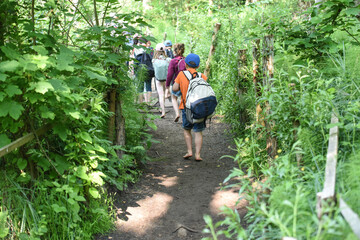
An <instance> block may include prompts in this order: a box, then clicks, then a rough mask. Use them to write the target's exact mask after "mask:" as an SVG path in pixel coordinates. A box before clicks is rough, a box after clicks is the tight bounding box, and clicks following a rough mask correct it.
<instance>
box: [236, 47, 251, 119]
mask: <svg viewBox="0 0 360 240" xmlns="http://www.w3.org/2000/svg"><path fill="white" fill-rule="evenodd" d="M246 52H247V49H240V50H238V56H237V58H238V59H237V60H238V61H237V64H238V75H239V78H240V81H239V84H238V86H237V92H238V95H239V101H240V103H242V102H243V100H244V94H245V93H246V91H247V89H246V85H245V84H246V81H247V78H246V72H247V59H246ZM248 120H249V117H248V114H247V112H246V109H245V108H242V107H241V108H240V122H241V123H246V122H248Z"/></svg>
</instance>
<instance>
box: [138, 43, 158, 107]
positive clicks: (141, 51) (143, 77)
mask: <svg viewBox="0 0 360 240" xmlns="http://www.w3.org/2000/svg"><path fill="white" fill-rule="evenodd" d="M147 42H148V41H147V40H146V39H145V38H143V37H141V38H139V41H138V46H142V47H139V48H135V49H134V57H135V59H136V60H137V61H138V62H137V63H135V64H136V68H135V69H136V71H135V75H136V78H137V79H138V81H139V86H138V92H139V93H140V95H139V97H140V98H139V102H140V103H142V102H143V96H144V98H145V100H144V101H145V102H146V103H148V104H149V103H150V102H151V91H152V90H151V80H152V78H153V77H154V68H153V66H152V57H151V56H150V54H149V53H148V52H147V51H149V50H148V49H147V48H146V43H147ZM146 50H147V51H146ZM144 87H145V91H144Z"/></svg>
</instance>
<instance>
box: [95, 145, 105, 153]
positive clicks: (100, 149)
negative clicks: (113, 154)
mask: <svg viewBox="0 0 360 240" xmlns="http://www.w3.org/2000/svg"><path fill="white" fill-rule="evenodd" d="M94 150H95V151H98V152H101V153H107V152H106V151H105V149H104V148H102V147H101V146H100V145H98V144H96V145H95V146H94Z"/></svg>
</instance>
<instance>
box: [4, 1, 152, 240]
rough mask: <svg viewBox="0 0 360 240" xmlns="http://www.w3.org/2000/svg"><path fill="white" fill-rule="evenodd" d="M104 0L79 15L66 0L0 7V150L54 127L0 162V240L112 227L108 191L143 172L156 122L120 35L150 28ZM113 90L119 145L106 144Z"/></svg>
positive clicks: (81, 235)
mask: <svg viewBox="0 0 360 240" xmlns="http://www.w3.org/2000/svg"><path fill="white" fill-rule="evenodd" d="M110 2H112V4H107V2H98V3H96V2H93V3H89V2H84V1H82V2H81V3H80V2H79V5H78V6H77V7H78V8H77V9H76V8H74V6H72V5H71V4H70V3H69V2H68V1H56V2H55V1H48V2H46V3H45V2H41V1H40V2H35V6H34V9H32V6H31V4H30V5H29V4H27V3H25V2H24V1H5V2H4V3H3V2H2V3H1V6H2V7H3V9H5V15H4V14H3V13H2V12H1V15H0V18H1V19H4V16H5V17H6V24H7V25H8V26H3V25H2V23H3V21H1V24H0V40H1V44H0V45H1V46H0V52H1V53H0V58H1V59H0V61H1V63H0V83H1V84H0V92H1V93H0V123H1V125H2V127H3V128H2V130H0V146H4V145H6V144H9V143H10V142H12V141H14V140H16V139H18V138H20V137H21V136H23V135H25V134H27V133H29V132H32V131H34V130H35V129H38V128H40V127H42V126H44V125H46V124H51V130H50V131H48V132H47V133H46V135H45V137H40V138H38V137H36V139H35V140H33V141H32V142H30V143H28V144H27V145H25V146H23V147H21V148H19V149H17V150H16V151H14V152H12V153H10V154H7V155H6V156H5V157H3V161H1V162H0V165H1V169H3V170H2V172H1V173H2V174H3V176H4V177H5V179H6V180H5V181H2V182H1V183H0V185H1V186H0V189H1V191H0V204H1V205H0V206H1V215H0V234H1V236H3V235H4V236H6V235H7V236H8V237H10V238H20V239H22V238H24V239H25V238H31V239H40V238H41V239H59V238H61V239H91V238H92V236H93V235H94V234H96V233H101V232H104V231H108V230H109V229H110V228H112V226H113V221H114V218H115V215H114V213H113V212H112V210H111V204H112V199H111V197H107V195H108V192H107V189H108V187H109V186H115V187H116V188H117V189H119V190H123V189H124V188H126V187H127V184H128V183H133V182H135V181H136V179H137V178H138V176H139V175H140V169H139V165H140V163H144V162H145V161H146V159H147V158H146V148H148V147H149V146H150V144H151V136H150V135H149V134H148V133H147V132H146V131H147V129H148V128H149V127H154V126H153V123H152V121H151V119H153V118H152V116H147V115H142V114H140V113H139V112H138V110H137V108H138V106H137V105H136V104H135V96H136V95H137V92H136V90H135V85H134V83H133V80H132V79H131V78H130V77H129V76H128V66H127V64H126V62H127V61H129V60H130V59H129V57H128V54H127V53H128V51H129V50H130V48H129V47H128V46H127V45H126V44H125V43H126V42H127V39H126V36H125V34H123V32H124V31H131V32H137V31H138V30H136V29H135V28H134V27H133V24H139V25H141V26H147V24H145V23H144V22H143V20H142V19H141V18H139V15H137V14H120V13H117V12H116V10H117V9H118V7H119V4H118V3H117V2H115V1H109V3H110ZM94 4H96V7H97V14H98V16H97V17H96V15H95V12H94V9H95V6H94ZM32 10H34V11H33V12H34V16H32V17H34V19H36V21H35V24H33V22H32V21H31V20H28V13H29V12H32ZM12 11H13V15H14V16H13V17H9V13H11V12H12ZM25 13H26V14H25ZM109 13H115V14H112V15H111V16H110V14H109ZM85 16H86V17H85ZM100 16H101V17H100ZM96 18H97V19H96ZM30 19H31V18H30ZM88 19H93V20H91V21H89V20H88ZM114 25H117V26H118V27H117V28H115V27H114ZM12 26H16V29H17V31H13V30H12ZM111 89H115V90H116V91H117V92H118V93H117V95H118V96H119V98H120V99H117V100H118V101H119V102H121V109H122V112H121V114H122V116H123V117H124V118H125V131H126V133H127V134H126V139H125V142H126V145H124V146H116V147H114V146H113V143H112V142H110V141H109V140H108V121H109V118H110V117H111V116H112V115H113V113H111V112H110V111H109V109H108V103H107V101H108V99H107V97H106V95H107V93H108V92H109V91H110V90H111ZM145 119H147V120H148V121H145ZM128 133H129V134H128ZM118 149H121V152H122V155H121V156H122V157H121V158H119V156H120V154H119V153H120V152H116V150H118ZM109 209H110V210H109Z"/></svg>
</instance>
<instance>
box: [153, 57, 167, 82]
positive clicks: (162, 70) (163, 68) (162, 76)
mask: <svg viewBox="0 0 360 240" xmlns="http://www.w3.org/2000/svg"><path fill="white" fill-rule="evenodd" d="M153 66H154V70H155V78H156V79H157V80H160V81H162V80H163V81H165V80H166V76H167V71H168V67H169V62H168V61H167V60H165V59H155V60H154V62H153Z"/></svg>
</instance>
